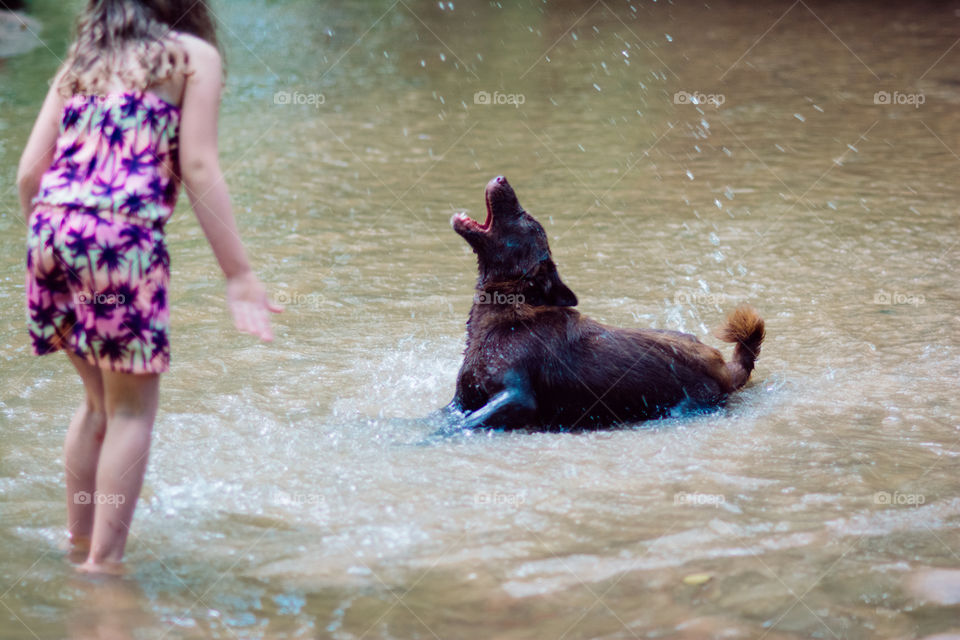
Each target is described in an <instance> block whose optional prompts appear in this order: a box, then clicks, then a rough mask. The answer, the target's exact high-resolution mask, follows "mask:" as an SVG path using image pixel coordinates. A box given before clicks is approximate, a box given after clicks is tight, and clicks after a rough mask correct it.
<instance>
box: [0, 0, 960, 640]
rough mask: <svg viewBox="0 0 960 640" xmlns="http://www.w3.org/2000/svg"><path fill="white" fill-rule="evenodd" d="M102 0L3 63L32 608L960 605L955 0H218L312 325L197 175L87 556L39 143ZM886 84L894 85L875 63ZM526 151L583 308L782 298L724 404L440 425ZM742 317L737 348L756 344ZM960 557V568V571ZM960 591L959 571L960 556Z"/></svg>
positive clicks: (523, 623)
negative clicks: (219, 263)
mask: <svg viewBox="0 0 960 640" xmlns="http://www.w3.org/2000/svg"><path fill="white" fill-rule="evenodd" d="M81 4H82V3H81V2H79V1H77V0H71V1H70V2H66V3H63V2H55V1H53V0H36V1H35V2H34V3H32V6H33V9H32V12H33V15H34V16H35V17H36V18H38V19H39V20H40V22H41V23H42V24H43V31H42V32H41V33H40V37H41V38H42V40H43V42H44V45H43V46H39V47H37V48H36V49H34V50H33V51H32V52H30V53H28V54H26V55H23V56H19V57H15V58H11V59H8V60H5V61H2V62H0V86H2V93H0V134H2V135H0V181H2V182H0V283H2V284H0V301H2V304H0V359H2V364H0V367H2V368H0V431H2V438H0V514H2V515H0V536H2V540H3V542H2V544H0V604H2V605H3V608H2V609H0V621H2V622H0V638H2V639H7V638H11V639H12V638H30V637H41V638H47V637H117V638H122V637H130V638H166V637H170V638H174V637H176V638H180V637H185V638H193V637H196V638H207V637H215V638H284V637H290V638H301V637H302V638H336V639H360V638H501V639H508V638H509V639H521V638H567V639H574V638H711V637H715V638H741V637H742V638H748V637H749V638H807V637H815V638H841V637H842V638H855V639H859V638H863V639H868V638H913V637H920V636H923V635H929V634H933V633H940V632H945V631H948V630H949V629H951V625H954V626H955V625H957V614H958V612H957V609H956V607H955V606H951V605H950V604H949V603H950V597H947V596H950V595H951V593H952V595H953V596H954V599H955V600H956V598H955V596H956V594H955V590H956V586H953V587H944V588H943V589H942V590H940V592H939V596H944V597H939V596H938V595H937V594H934V596H927V597H923V596H922V595H918V593H917V592H916V590H914V589H911V588H910V587H909V585H910V584H913V583H914V582H915V581H916V580H917V579H921V578H922V576H924V575H925V573H924V572H925V571H927V570H929V569H936V568H939V569H955V568H958V565H960V530H958V524H960V495H958V481H957V477H958V474H957V472H958V451H960V449H958V447H960V400H958V393H957V391H958V380H960V316H958V302H960V292H958V287H957V282H958V275H960V274H958V268H957V265H958V259H957V255H958V246H957V241H958V224H957V202H958V197H957V195H958V194H957V186H956V185H957V180H956V176H957V172H958V170H960V158H958V155H957V154H958V152H960V119H958V118H957V117H956V113H957V109H958V108H960V84H958V82H957V79H956V74H955V73H954V69H955V68H956V65H957V63H958V56H960V48H954V47H953V45H954V44H955V41H956V33H957V27H958V26H960V17H958V10H960V4H958V3H956V2H944V3H922V2H920V3H873V2H837V3H830V2H798V3H790V2H780V1H777V2H765V3H756V4H755V3H732V2H727V1H719V2H715V1H711V2H709V3H704V2H689V3H687V2H677V3H668V2H662V1H661V2H647V1H640V0H637V1H620V0H617V1H614V0H599V1H597V2H590V1H584V2H574V1H558V0H544V1H540V0H537V1H534V0H502V1H501V2H486V1H484V2H465V1H463V0H457V1H454V2H439V3H438V2H427V1H420V0H398V1H397V2H391V1H389V0H376V1H370V2H362V3H359V2H358V3H347V2H323V3H320V2H312V1H309V0H288V1H277V2H267V1H265V0H264V1H258V0H231V1H230V2H229V3H227V2H218V3H216V4H215V5H214V8H215V10H216V13H217V15H218V17H219V19H220V22H221V37H222V39H223V42H224V45H225V49H226V51H227V58H228V63H229V74H228V78H227V91H226V94H225V97H224V105H223V113H222V123H221V132H220V138H221V147H222V149H221V150H222V164H223V167H224V170H225V172H226V175H227V180H228V182H229V184H230V187H231V191H232V195H233V199H234V203H235V206H236V211H237V215H238V218H239V220H240V226H241V229H242V233H243V235H244V237H245V239H246V242H247V244H248V246H249V247H250V249H251V254H252V257H253V260H254V261H255V264H256V268H257V270H258V272H259V273H260V275H261V277H262V278H263V279H264V280H265V281H266V282H268V283H270V285H271V286H272V287H273V290H274V292H275V295H276V297H277V298H278V299H279V300H280V301H283V302H285V303H286V304H287V309H286V313H285V314H283V315H282V316H279V317H277V318H276V319H275V327H276V331H277V340H276V341H275V342H274V343H273V344H271V345H263V344H257V343H256V342H255V341H254V340H253V339H249V338H247V337H244V336H240V335H238V334H237V333H235V332H234V331H233V329H232V327H231V324H230V321H229V318H228V316H227V313H226V310H225V306H224V300H223V284H222V281H221V278H220V276H219V274H218V271H217V268H216V264H215V262H214V260H213V258H212V255H211V253H210V250H209V247H208V246H207V244H206V242H205V241H204V239H203V236H202V233H201V232H200V229H199V227H198V225H197V223H196V221H195V220H194V219H193V217H192V214H191V212H190V210H189V207H188V206H187V203H186V198H183V199H182V200H183V202H181V206H180V209H179V210H178V213H177V214H176V216H175V217H174V219H173V221H172V222H171V223H170V225H169V227H168V231H169V242H170V246H171V252H172V256H173V288H172V291H171V301H172V307H173V335H172V345H173V365H172V370H171V372H170V373H169V374H168V375H166V376H165V377H164V379H163V382H162V400H161V410H160V415H159V417H158V421H157V425H156V429H155V436H154V444H153V449H152V452H151V460H150V466H149V470H148V473H147V477H146V483H145V487H144V490H143V495H142V498H141V502H140V505H139V507H138V510H137V514H136V518H135V522H134V526H133V530H132V535H131V538H130V544H129V548H128V554H127V561H128V564H129V573H128V575H127V576H125V577H123V578H121V579H89V578H82V577H78V576H77V575H76V574H75V572H74V570H73V568H72V566H71V564H70V563H69V562H68V560H67V558H66V556H65V552H64V550H63V544H64V538H65V534H64V528H65V526H64V523H65V507H64V493H65V492H64V477H63V475H64V473H63V468H62V465H63V458H62V445H63V439H64V433H65V429H66V424H67V423H68V421H69V418H70V416H71V414H72V411H73V409H74V408H75V406H76V405H77V404H78V403H79V402H80V400H81V397H82V391H81V387H80V384H79V381H78V380H77V379H76V376H75V375H74V374H73V372H72V370H71V369H70V367H69V364H68V362H67V360H66V358H64V357H62V356H59V355H58V356H49V357H45V358H33V357H31V356H30V355H29V349H28V346H29V345H28V340H27V334H26V331H25V323H24V310H23V305H24V303H23V271H24V250H23V248H24V237H25V226H24V223H23V220H22V218H21V216H20V214H19V213H18V211H17V200H16V194H15V189H14V187H13V185H14V176H15V172H16V164H17V161H18V158H19V154H20V152H21V150H22V148H23V145H24V143H25V141H26V138H27V135H28V134H29V130H30V126H31V125H32V122H33V119H34V118H35V116H36V112H37V110H38V108H39V105H40V102H41V100H42V98H43V95H44V93H45V91H46V87H47V82H48V80H49V78H50V77H52V75H53V73H54V72H55V70H56V67H57V64H58V58H62V57H63V55H64V52H65V49H66V46H67V44H68V40H69V33H70V25H71V23H72V17H73V16H74V15H75V13H76V12H77V11H78V10H79V9H80V7H81ZM878 92H880V93H878ZM498 174H504V175H506V176H507V177H508V178H509V179H510V181H511V184H513V185H514V187H515V188H516V190H517V193H518V195H519V197H520V200H521V202H522V203H523V204H524V205H525V207H526V208H527V209H528V210H529V211H530V212H531V213H533V214H534V215H535V216H537V217H538V219H539V220H540V221H541V222H542V223H543V224H544V226H545V228H546V230H547V232H548V234H549V236H550V241H551V245H552V248H553V253H554V258H555V260H556V262H557V264H558V267H559V270H560V274H561V276H562V277H563V279H564V281H565V282H566V283H567V284H568V285H569V286H570V287H571V288H572V289H573V290H574V291H575V292H576V293H577V294H578V296H579V298H580V307H579V308H580V310H581V311H582V312H584V313H586V314H589V315H591V316H592V317H594V318H596V319H598V320H601V321H604V322H607V323H610V324H615V325H620V326H650V327H659V328H669V329H677V330H684V331H688V332H691V333H694V334H697V335H698V336H701V337H703V339H704V340H706V341H708V342H710V343H711V344H714V345H717V346H720V345H719V343H718V342H717V341H716V340H715V339H713V338H710V337H709V335H708V333H709V330H710V329H711V328H713V327H714V326H716V325H718V324H719V323H720V322H721V321H722V319H723V316H724V314H725V313H726V312H727V311H728V310H730V309H731V308H733V307H734V306H735V305H736V304H737V303H738V302H740V301H749V302H751V303H752V304H753V305H754V306H755V307H756V308H757V309H758V310H759V311H760V313H761V314H762V315H763V316H764V317H765V319H766V322H767V340H766V343H765V344H764V347H763V353H762V357H761V359H760V361H759V363H758V367H757V370H756V371H755V372H754V375H753V378H752V381H751V383H750V385H749V386H748V388H746V389H745V390H744V391H742V392H741V393H739V394H738V395H737V396H736V397H735V398H734V399H733V400H732V401H731V403H730V404H729V406H728V407H726V408H725V409H723V410H720V411H717V412H715V413H711V414H707V415H700V416H686V417H683V416H681V417H675V418H671V419H668V420H663V421H658V422H654V423H647V424H642V425H631V426H628V427H625V428H620V429H612V430H606V431H598V432H593V433H549V434H535V433H509V434H506V433H475V434H473V435H463V436H457V437H451V438H447V439H442V440H436V441H425V437H426V436H427V435H428V434H429V433H430V432H431V430H432V426H431V425H430V424H428V423H427V422H425V421H424V420H422V419H421V418H422V416H424V415H426V414H427V413H429V412H430V411H432V410H434V409H436V408H438V407H440V406H442V405H444V404H445V403H446V402H447V401H448V400H449V399H450V398H451V396H452V394H453V390H454V381H455V376H456V372H457V369H458V366H459V363H460V356H461V351H462V348H463V342H464V322H465V319H466V314H467V311H468V309H469V307H470V304H471V302H472V287H473V284H474V281H475V278H476V265H475V260H474V257H473V255H472V254H471V253H470V251H469V248H468V247H467V246H466V244H465V243H464V242H463V241H462V240H461V239H460V238H459V237H458V236H457V235H456V234H454V233H453V232H452V231H451V229H450V226H449V218H450V216H451V214H453V213H454V212H457V211H464V210H465V211H468V212H469V213H470V214H471V215H473V216H474V217H479V218H480V219H482V218H483V215H484V202H483V192H482V189H483V186H484V185H485V184H486V182H487V181H488V180H489V179H490V178H491V177H493V176H495V175H498ZM722 348H723V349H724V350H725V353H727V354H729V347H722ZM948 584H949V581H948ZM951 588H952V589H953V590H954V592H951V591H950V589H951Z"/></svg>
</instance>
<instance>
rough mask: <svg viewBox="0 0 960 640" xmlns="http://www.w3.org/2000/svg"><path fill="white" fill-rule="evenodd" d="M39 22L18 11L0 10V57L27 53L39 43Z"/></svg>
mask: <svg viewBox="0 0 960 640" xmlns="http://www.w3.org/2000/svg"><path fill="white" fill-rule="evenodd" d="M39 33H40V23H39V22H37V21H36V20H34V19H33V18H31V17H29V16H27V15H25V14H23V13H21V12H19V11H3V10H0V58H9V57H11V56H18V55H20V54H22V53H27V52H28V51H31V50H32V49H35V48H36V47H38V46H39V45H40V38H38V37H37V36H38V34H39Z"/></svg>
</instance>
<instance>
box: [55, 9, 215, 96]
mask: <svg viewBox="0 0 960 640" xmlns="http://www.w3.org/2000/svg"><path fill="white" fill-rule="evenodd" d="M174 32H180V33H188V34H191V35H194V36H197V37H198V38H202V39H203V40H206V41H207V42H209V43H210V44H212V45H213V46H215V47H217V48H218V49H219V43H218V42H217V33H216V25H215V23H214V20H213V16H212V13H211V11H210V8H209V6H208V4H207V1H206V0H90V1H89V3H88V5H87V8H86V10H85V11H84V12H83V14H81V16H80V19H79V21H78V23H77V37H76V40H75V41H74V43H73V45H72V46H71V47H70V50H69V52H68V53H67V60H66V63H65V64H64V73H63V76H62V79H61V84H60V90H61V92H62V93H63V94H64V95H67V96H69V95H74V94H78V93H85V94H91V95H95V94H96V95H103V94H105V93H107V90H108V89H109V88H110V87H109V85H110V83H111V82H112V81H113V79H114V78H119V79H120V81H121V82H122V84H123V85H124V87H126V88H129V89H134V90H145V89H147V88H148V87H150V86H153V85H155V84H158V83H160V82H163V81H164V80H166V79H168V78H170V77H171V76H173V75H174V74H176V73H185V72H186V71H187V66H188V63H189V60H187V55H186V52H185V51H184V50H183V48H182V47H181V46H180V45H179V44H178V43H177V42H176V39H175V38H173V37H172V35H173V33H174Z"/></svg>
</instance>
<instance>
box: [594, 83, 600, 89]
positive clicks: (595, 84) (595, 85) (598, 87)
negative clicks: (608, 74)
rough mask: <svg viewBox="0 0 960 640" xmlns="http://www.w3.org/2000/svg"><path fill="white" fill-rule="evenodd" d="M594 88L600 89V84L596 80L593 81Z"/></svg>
mask: <svg viewBox="0 0 960 640" xmlns="http://www.w3.org/2000/svg"><path fill="white" fill-rule="evenodd" d="M593 88H594V89H596V90H597V91H600V85H598V84H597V83H596V82H594V83H593Z"/></svg>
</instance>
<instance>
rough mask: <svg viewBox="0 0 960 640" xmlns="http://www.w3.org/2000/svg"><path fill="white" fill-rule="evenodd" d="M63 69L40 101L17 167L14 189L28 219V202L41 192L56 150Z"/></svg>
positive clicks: (29, 210) (61, 108)
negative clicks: (16, 190) (45, 175)
mask: <svg viewBox="0 0 960 640" xmlns="http://www.w3.org/2000/svg"><path fill="white" fill-rule="evenodd" d="M61 77H62V72H61V73H58V74H57V77H56V78H54V80H53V84H51V85H50V91H48V92H47V97H46V99H45V100H44V101H43V107H42V108H41V109H40V115H39V116H37V121H36V122H35V123H34V125H33V131H32V132H31V133H30V139H29V140H27V147H26V148H25V149H24V150H23V155H22V156H20V166H19V167H18V169H17V189H18V190H19V191H20V208H21V209H22V210H23V217H24V218H27V219H28V220H29V218H30V212H31V211H32V210H33V204H32V203H31V201H32V200H33V199H34V197H36V195H37V192H38V191H40V179H41V178H42V177H43V174H44V173H45V172H46V171H47V169H49V168H50V165H51V164H53V155H54V152H55V151H56V149H57V137H58V136H59V135H60V117H61V112H62V111H63V103H64V99H63V96H61V95H60V90H59V87H60V78H61Z"/></svg>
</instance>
